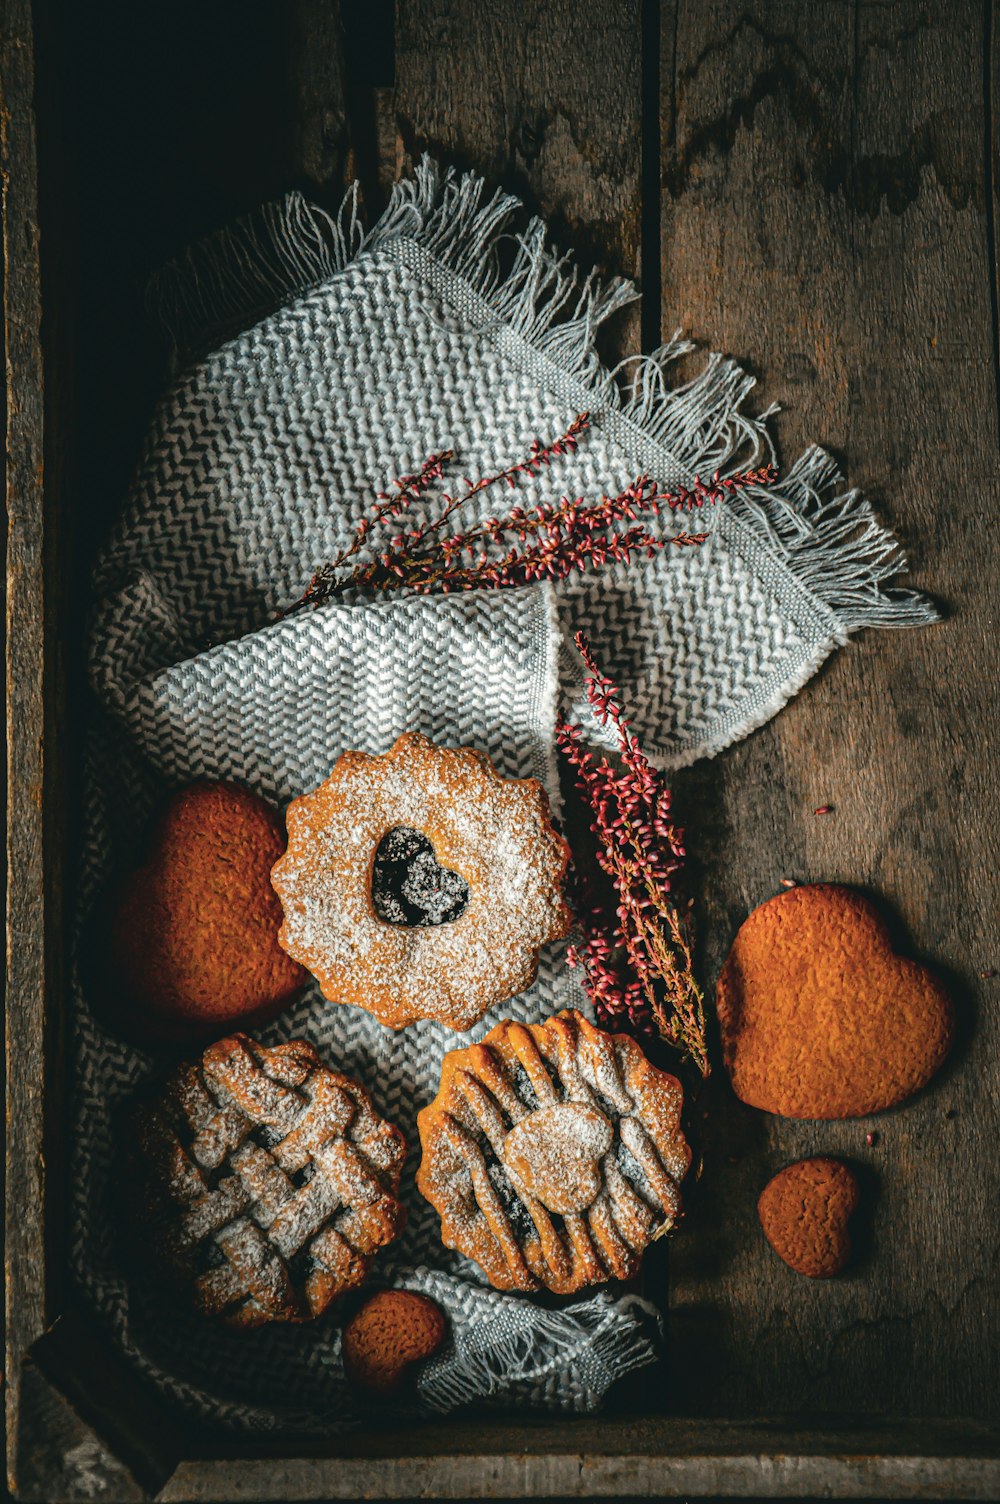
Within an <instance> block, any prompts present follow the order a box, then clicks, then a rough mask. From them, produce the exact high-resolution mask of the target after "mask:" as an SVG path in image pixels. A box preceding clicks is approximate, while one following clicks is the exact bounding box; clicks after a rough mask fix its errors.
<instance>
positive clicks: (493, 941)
mask: <svg viewBox="0 0 1000 1504" xmlns="http://www.w3.org/2000/svg"><path fill="white" fill-rule="evenodd" d="M287 820H288V851H287V853H286V855H285V856H284V857H283V858H282V859H281V861H279V862H278V864H277V866H276V867H275V868H274V871H273V873H272V882H273V884H274V887H275V889H276V890H277V892H278V895H279V897H280V898H281V902H282V908H283V911H284V924H283V926H282V930H281V935H280V938H281V943H282V945H283V946H284V947H285V949H286V950H287V951H288V952H289V953H290V954H291V955H292V956H294V957H296V958H297V959H298V960H301V961H302V962H303V963H304V964H305V965H306V966H308V967H309V969H310V970H311V971H312V972H313V974H314V975H315V976H316V978H317V979H318V981H319V983H320V986H321V988H322V990H323V993H324V995H325V996H326V997H327V998H329V999H330V1000H331V1001H334V1002H349V1003H356V1004H358V1005H360V1006H361V1007H364V1008H367V1009H368V1010H369V1011H370V1012H372V1013H374V1014H375V1016H376V1017H377V1018H379V1019H380V1020H381V1021H382V1022H383V1023H387V1024H389V1025H390V1026H391V1027H393V1028H400V1027H403V1026H404V1025H406V1024H409V1023H412V1022H415V1021H416V1020H417V1019H420V1018H437V1019H440V1020H441V1021H442V1022H444V1023H447V1024H449V1025H450V1026H451V1027H452V1028H456V1029H466V1028H468V1027H469V1026H470V1025H471V1024H472V1023H474V1022H475V1021H476V1020H477V1019H478V1018H480V1017H481V1016H482V1015H483V1013H485V1012H486V1011H487V1009H488V1008H490V1007H492V1006H493V1005H494V1004H496V1003H498V1002H501V1001H503V1000H504V999H506V998H508V997H513V996H516V995H517V994H518V993H520V992H523V991H524V990H525V988H527V987H528V986H530V984H531V982H532V981H533V980H534V977H535V973H536V971H537V965H538V951H539V949H540V947H541V946H542V945H544V944H546V943H547V942H548V941H549V940H553V939H556V938H558V937H560V936H562V935H564V934H565V933H566V931H567V929H568V926H569V915H568V912H567V909H566V906H565V902H564V900H563V896H562V891H561V886H560V883H561V878H562V876H563V873H564V870H565V866H566V860H567V850H566V847H565V844H564V842H563V841H562V840H561V839H560V838H559V837H558V836H556V835H555V833H554V832H553V831H552V829H551V827H550V825H549V821H548V807H547V801H546V799H545V795H544V793H543V791H542V789H541V786H540V785H539V784H538V783H536V782H535V781H533V780H530V779H527V780H521V779H504V778H501V777H500V776H499V775H498V774H497V773H496V772H495V771H494V769H493V768H492V767H491V765H490V764H489V763H488V762H487V760H486V759H485V757H483V756H482V755H481V754H479V753H477V752H475V751H473V750H472V749H469V748H460V749H456V748H439V747H436V746H434V744H433V743H431V742H429V741H428V740H427V739H426V738H424V737H422V736H418V735H416V734H407V735H405V736H402V737H400V739H399V740H398V741H397V742H396V744H395V745H394V746H393V748H392V749H391V750H390V751H389V752H388V753H386V754H385V755H384V756H382V757H371V756H368V755H366V754H364V753H360V752H348V753H345V754H344V755H343V756H342V757H341V758H340V759H339V760H338V762H337V764H336V766H335V768H334V770H333V772H332V773H331V775H330V778H329V779H328V780H327V781H326V783H324V784H322V785H321V786H320V787H319V788H318V789H316V790H315V791H314V792H313V793H311V794H307V795H305V796H304V797H303V798H301V799H296V800H294V801H293V803H292V804H291V805H290V806H289V809H288V812H287ZM399 827H406V828H408V829H410V830H413V831H418V832H420V833H422V834H423V835H425V836H426V837H427V839H428V840H429V841H430V842H431V844H432V846H433V850H434V855H435V858H436V860H437V862H438V864H439V865H440V866H441V867H443V868H447V869H449V870H450V871H452V872H454V873H456V874H457V875H458V877H460V878H461V879H462V881H463V882H464V883H465V884H466V886H467V888H468V902H467V905H466V908H465V910H464V912H463V913H461V914H460V915H459V917H458V918H457V919H454V920H452V921H451V922H449V923H447V924H441V925H436V926H433V927H411V926H404V925H400V924H394V923H388V922H386V921H385V920H384V919H381V918H380V917H379V915H378V914H377V912H376V910H375V907H374V903H373V900H372V871H373V865H374V860H375V854H376V852H377V851H378V848H379V846H380V844H381V842H382V840H383V839H384V837H385V836H386V835H387V834H388V833H389V832H390V831H394V830H396V829H398V828H399Z"/></svg>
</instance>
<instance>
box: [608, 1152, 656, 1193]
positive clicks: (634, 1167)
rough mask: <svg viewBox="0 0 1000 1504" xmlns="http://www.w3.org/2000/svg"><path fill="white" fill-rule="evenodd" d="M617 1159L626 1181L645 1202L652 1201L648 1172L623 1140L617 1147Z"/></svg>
mask: <svg viewBox="0 0 1000 1504" xmlns="http://www.w3.org/2000/svg"><path fill="white" fill-rule="evenodd" d="M615 1159H616V1160H617V1161H618V1168H619V1170H621V1172H622V1174H623V1175H624V1176H625V1179H626V1180H627V1181H629V1182H630V1183H631V1185H632V1186H634V1188H635V1189H636V1190H637V1191H638V1192H639V1195H640V1196H642V1197H643V1199H644V1200H645V1201H652V1200H653V1199H654V1197H653V1193H652V1188H651V1187H650V1184H649V1180H648V1179H647V1177H646V1172H645V1170H644V1169H643V1168H642V1165H641V1164H640V1163H639V1161H638V1160H637V1159H636V1157H635V1155H634V1154H633V1153H632V1151H631V1149H629V1148H628V1146H627V1145H626V1144H623V1143H622V1141H621V1139H619V1140H618V1143H617V1144H616V1145H615Z"/></svg>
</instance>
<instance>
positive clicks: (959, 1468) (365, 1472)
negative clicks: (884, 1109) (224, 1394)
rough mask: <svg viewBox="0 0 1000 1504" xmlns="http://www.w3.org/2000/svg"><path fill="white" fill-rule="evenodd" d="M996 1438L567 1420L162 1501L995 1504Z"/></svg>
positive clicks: (250, 1471)
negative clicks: (960, 1502) (936, 1502)
mask: <svg viewBox="0 0 1000 1504" xmlns="http://www.w3.org/2000/svg"><path fill="white" fill-rule="evenodd" d="M998 1483H1000V1468H998V1462H997V1456H996V1445H995V1437H992V1438H991V1437H989V1436H988V1435H985V1434H982V1433H978V1432H977V1431H976V1430H974V1429H973V1428H969V1427H965V1426H963V1427H952V1428H949V1427H947V1426H942V1425H937V1426H935V1425H924V1426H920V1427H916V1426H913V1425H910V1426H906V1425H901V1426H898V1427H892V1428H890V1427H884V1426H883V1427H871V1428H867V1429H860V1428H856V1427H851V1428H847V1427H843V1426H842V1427H839V1428H831V1429H828V1430H822V1429H818V1428H817V1429H807V1428H802V1429H800V1430H795V1429H793V1428H786V1427H783V1426H780V1425H774V1424H768V1423H766V1422H763V1423H762V1422H757V1423H754V1422H743V1423H730V1422H726V1421H719V1422H705V1421H692V1422H685V1421H677V1420H658V1421H650V1420H640V1421H629V1420H627V1419H625V1418H618V1419H616V1420H613V1421H608V1420H604V1421H600V1420H598V1421H585V1420H563V1421H561V1422H558V1423H552V1422H551V1421H549V1422H543V1423H540V1424H536V1425H534V1426H524V1425H522V1426H517V1427H509V1426H504V1425H497V1424H496V1423H493V1422H489V1421H486V1422H482V1423H480V1424H478V1425H460V1426H455V1425H450V1426H447V1427H442V1426H429V1427H423V1428H421V1429H420V1430H419V1431H409V1432H405V1433H399V1432H396V1433H389V1434H388V1435H386V1434H382V1435H373V1434H371V1433H369V1434H368V1435H366V1436H364V1437H363V1438H360V1439H358V1440H357V1441H356V1442H355V1443H354V1444H348V1445H347V1446H345V1447H344V1448H343V1449H342V1455H340V1456H338V1457H336V1458H320V1457H306V1458H294V1459H284V1458H273V1459H261V1460H257V1461H254V1460H249V1459H244V1460H232V1461H230V1460H215V1461H212V1462H205V1463H197V1464H189V1463H184V1464H182V1465H181V1467H180V1468H178V1470H177V1472H176V1473H175V1475H174V1476H173V1478H171V1480H170V1482H169V1483H168V1484H167V1486H166V1487H165V1488H164V1490H163V1491H162V1493H161V1494H160V1495H159V1497H160V1498H161V1499H162V1500H163V1501H164V1504H174V1501H176V1504H181V1501H184V1504H195V1501H205V1504H208V1501H210V1500H211V1501H215V1500H220V1501H221V1500H225V1501H227V1504H233V1501H234V1500H258V1499H260V1500H266V1499H280V1498H294V1499H359V1498H378V1499H390V1498H395V1499H414V1498H446V1499H481V1498H492V1499H512V1498H571V1499H572V1498H575V1499H581V1498H582V1499H591V1500H593V1499H598V1498H631V1499H640V1498H657V1499H663V1498H681V1499H684V1498H691V1497H694V1496H697V1497H699V1498H701V1497H705V1496H708V1497H710V1498H733V1497H735V1498H747V1497H754V1498H769V1499H774V1498H792V1499H805V1498H854V1499H859V1498H861V1499H865V1498H868V1499H872V1498H885V1499H914V1498H942V1497H948V1498H953V1499H959V1498H962V1499H976V1498H979V1499H988V1498H990V1497H992V1496H993V1495H992V1494H991V1490H993V1491H994V1493H995V1490H996V1488H997V1485H998Z"/></svg>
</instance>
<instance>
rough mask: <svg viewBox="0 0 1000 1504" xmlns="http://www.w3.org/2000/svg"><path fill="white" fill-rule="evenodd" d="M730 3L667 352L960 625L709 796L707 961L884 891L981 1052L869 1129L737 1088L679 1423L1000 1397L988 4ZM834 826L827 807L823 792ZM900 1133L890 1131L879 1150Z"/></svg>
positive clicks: (886, 654)
mask: <svg viewBox="0 0 1000 1504" xmlns="http://www.w3.org/2000/svg"><path fill="white" fill-rule="evenodd" d="M808 14H809V25H808V26H807V25H804V24H803V16H804V8H803V7H801V6H797V5H792V4H784V3H777V0H769V3H767V4H751V5H746V4H744V3H742V0H741V3H727V0H713V3H711V4H701V5H698V6H684V5H678V6H676V7H666V8H665V11H664V18H663V20H664V25H663V75H664V80H665V87H664V89H663V93H662V105H663V134H664V141H665V143H666V150H665V152H664V157H663V242H662V245H663V258H662V264H663V294H662V296H663V307H664V324H663V327H664V332H668V331H669V330H670V329H672V328H673V327H674V326H675V325H676V324H678V323H682V324H684V325H685V327H687V328H689V329H690V330H691V331H692V332H693V334H694V335H695V337H697V338H698V339H700V340H703V341H707V342H709V343H711V344H713V345H715V346H716V347H721V348H722V349H724V350H726V351H728V352H730V353H732V354H734V355H736V356H737V357H739V358H740V359H742V360H745V361H748V362H749V364H750V366H751V368H752V369H754V370H756V371H758V372H759V373H760V378H761V379H760V399H761V401H762V402H768V401H770V400H777V401H779V402H780V403H781V405H782V408H783V414H782V416H781V418H780V420H779V422H778V432H779V435H780V440H781V448H782V452H783V455H784V457H785V458H786V459H791V458H794V456H795V455H796V454H797V453H798V452H799V451H800V450H801V449H802V447H803V446H804V445H805V444H806V443H808V442H809V441H811V440H812V441H818V442H821V443H823V444H824V445H826V446H828V447H830V448H831V449H832V450H833V451H834V453H836V454H837V455H838V456H839V457H841V458H842V461H843V463H844V465H845V466H846V468H847V471H848V474H849V477H850V479H851V482H852V483H853V484H855V485H858V486H861V487H863V488H864V489H865V490H866V491H868V492H869V494H870V495H871V496H872V497H873V499H874V500H875V501H876V503H877V506H878V508H879V511H880V512H881V513H882V515H883V516H884V517H885V518H886V519H887V520H888V521H889V522H890V523H891V524H892V525H893V527H894V528H895V529H896V530H897V531H898V533H899V534H900V535H901V537H902V538H903V539H904V540H905V542H906V545H907V548H908V551H909V554H910V557H911V559H912V561H913V576H912V578H913V579H914V580H915V581H916V583H918V584H919V585H921V586H922V587H924V588H926V589H928V590H930V591H932V592H933V593H934V595H935V596H936V597H937V598H938V599H939V601H940V603H941V605H942V607H943V609H944V612H945V621H944V622H943V623H942V624H941V625H939V626H936V627H933V628H930V629H925V630H921V631H902V632H876V631H868V632H865V633H862V634H861V635H860V636H859V637H857V638H856V639H855V640H854V641H852V642H851V644H850V645H849V646H848V647H846V648H845V649H844V650H843V651H841V652H840V653H838V654H836V655H835V657H834V659H833V660H832V661H831V662H830V663H829V664H828V666H827V667H826V668H825V669H824V671H823V672H821V673H820V675H819V676H818V677H817V678H816V679H815V680H814V681H813V683H812V684H810V685H809V686H808V687H807V688H806V690H805V691H804V692H803V693H802V694H801V695H799V696H798V697H797V698H796V699H795V700H794V701H793V702H792V703H791V704H790V705H789V706H788V707H787V708H786V709H785V710H784V711H783V712H782V713H781V714H780V715H779V716H777V717H776V718H775V719H774V720H773V721H772V722H771V723H770V724H769V725H768V726H766V727H764V728H763V729H762V730H761V731H759V732H757V733H755V734H754V735H753V736H752V737H750V738H749V739H748V740H747V741H746V742H745V743H744V744H742V745H741V746H739V747H734V748H732V749H730V751H728V752H727V753H726V754H725V755H724V756H722V757H720V758H718V759H717V760H716V761H715V762H714V763H710V764H705V765H704V766H702V767H700V768H697V769H693V770H691V772H690V773H688V774H686V775H684V777H682V778H681V779H679V780H678V796H679V799H680V801H681V805H682V807H683V808H684V810H685V811H686V812H687V816H688V819H689V821H690V824H691V827H692V832H693V844H694V846H695V848H696V850H697V851H698V853H699V855H700V858H701V862H702V865H703V873H704V880H703V888H702V892H703V897H704V934H705V974H706V976H707V978H709V979H710V980H712V979H714V978H715V976H716V975H717V973H718V970H719V967H720V965H721V961H722V959H723V957H724V954H725V949H726V946H727V944H728V941H729V939H730V937H731V935H732V933H733V931H734V929H735V928H736V926H737V925H738V924H739V923H740V922H741V921H742V919H743V918H744V917H745V915H746V914H747V912H748V911H749V910H750V909H751V908H753V907H754V906H755V905H756V904H758V903H760V902H761V901H762V900H764V899H766V898H769V897H771V895H772V894H774V893H775V892H776V891H778V884H779V880H780V879H781V878H782V877H783V876H790V877H794V878H799V879H802V880H824V879H832V880H836V881H843V882H847V883H851V884H854V885H857V886H860V887H862V888H865V889H867V890H869V891H870V892H871V893H872V894H873V895H877V897H878V898H879V899H880V900H884V902H885V904H886V905H887V906H888V908H889V910H890V912H891V914H892V915H893V916H894V917H895V919H896V920H897V921H898V926H899V929H900V931H901V940H902V941H903V943H905V944H906V946H907V947H912V949H913V950H914V951H915V952H916V953H918V954H920V955H922V956H924V957H926V958H927V959H928V960H929V961H931V962H932V963H933V964H934V965H935V966H937V967H938V968H939V969H940V970H941V971H942V972H943V973H944V974H945V975H946V976H947V977H948V978H950V980H951V982H952V984H953V988H954V992H955V996H956V998H957V1001H958V1005H959V1008H960V1013H961V1018H960V1038H959V1043H958V1046H957V1048H956V1050H955V1054H954V1058H953V1060H952V1062H951V1063H950V1065H948V1066H947V1067H946V1069H945V1071H944V1072H943V1073H942V1075H941V1077H940V1078H939V1079H938V1080H937V1081H936V1082H935V1083H934V1084H933V1085H932V1086H931V1088H930V1089H929V1090H927V1091H926V1092H924V1093H923V1094H922V1095H921V1096H920V1097H919V1098H917V1099H916V1100H914V1101H913V1102H911V1103H908V1104H906V1105H905V1106H904V1107H902V1108H900V1109H899V1110H897V1111H895V1112H893V1113H891V1114H887V1115H884V1116H881V1117H879V1118H873V1119H871V1120H870V1121H858V1122H851V1123H843V1124H807V1123H798V1124H797V1123H793V1122H788V1121H783V1120H780V1119H774V1118H770V1117H768V1116H766V1115H764V1114H761V1113H758V1112H754V1111H753V1110H751V1109H743V1108H741V1107H740V1106H739V1105H738V1104H737V1103H736V1102H735V1101H734V1100H733V1099H732V1097H731V1096H730V1095H729V1093H728V1091H727V1089H726V1087H725V1084H724V1083H723V1082H722V1081H717V1082H716V1090H715V1093H714V1100H713V1102H712V1117H711V1119H710V1120H709V1122H708V1123H707V1125H706V1127H707V1130H708V1145H707V1148H708V1162H707V1168H706V1174H705V1177H704V1180H703V1182H702V1184H703V1187H704V1195H703V1198H701V1199H700V1200H699V1204H698V1205H697V1206H696V1207H694V1208H693V1209H692V1231H691V1233H690V1235H689V1236H688V1237H685V1238H682V1239H680V1240H679V1241H678V1243H677V1245H676V1249H675V1258H674V1265H673V1271H674V1292H673V1311H674V1320H673V1323H672V1329H673V1332H674V1344H675V1345H674V1362H673V1364H672V1370H671V1371H672V1375H673V1380H674V1395H675V1398H676V1400H677V1402H678V1403H683V1404H684V1405H685V1407H688V1406H690V1407H692V1408H693V1409H694V1410H695V1411H699V1410H703V1409H705V1408H706V1407H708V1406H712V1407H718V1409H719V1410H720V1411H723V1412H725V1411H728V1410H731V1409H733V1408H734V1407H735V1409H736V1410H737V1411H738V1412H740V1413H743V1412H746V1411H748V1410H751V1409H753V1407H754V1406H755V1405H757V1404H759V1403H760V1402H761V1399H762V1398H763V1397H764V1396H766V1400H765V1401H764V1402H765V1403H766V1404H767V1405H769V1406H774V1407H776V1408H777V1409H778V1410H783V1411H791V1410H794V1411H800V1412H804V1413H810V1412H811V1413H822V1412H830V1411H836V1410H838V1409H840V1410H849V1409H852V1410H853V1409H858V1408H860V1409H861V1410H862V1411H863V1412H865V1413H869V1414H885V1415H888V1414H956V1413H962V1412H967V1413H980V1414H985V1413H992V1414H994V1415H996V1414H997V1412H998V1409H1000V1384H998V1378H1000V1371H998V1363H1000V1301H998V1295H1000V1264H998V1250H1000V1240H998V1234H997V1224H996V1217H995V1208H996V1206H997V1204H998V1190H1000V1167H998V1163H997V1159H996V1156H995V1155H994V1154H993V1153H991V1152H984V1149H985V1146H986V1145H987V1144H991V1143H995V1142H996V1140H997V1135H998V1130H1000V1121H998V1112H1000V1102H998V1095H997V1074H996V1070H997V1067H996V1061H997V1057H998V1046H1000V1030H998V1021H997V1002H998V998H997V987H998V983H997V981H996V980H995V979H994V980H984V979H982V978H981V976H980V973H981V972H983V971H988V970H990V969H991V968H993V967H994V966H998V965H1000V957H998V953H997V946H998V936H997V918H998V912H1000V906H998V894H997V885H996V884H997V867H998V849H997V837H996V830H997V822H996V818H995V816H994V814H993V809H994V806H995V804H996V800H997V763H996V737H995V728H996V720H997V711H998V703H997V692H996V674H997V653H996V640H995V631H996V606H997V591H998V584H997V571H996V565H997V556H996V550H997V499H998V486H997V391H996V359H995V357H996V331H995V328H994V323H993V317H992V311H991V300H992V285H993V283H992V279H993V276H994V271H995V268H994V267H993V266H992V265H991V259H990V246H989V237H988V234H987V226H988V220H989V215H990V213H991V210H992V204H991V190H990V185H989V184H988V183H985V184H984V165H985V162H984V132H985V130H986V127H987V124H988V121H989V114H988V101H984V98H983V59H984V48H985V46H986V44H987V41H988V38H987V37H986V36H985V35H984V29H983V28H984V13H983V8H982V6H980V5H978V4H952V5H948V6H939V7H934V6H928V5H926V4H909V3H897V4H894V5H891V6H882V5H868V4H859V5H855V6H849V7H845V6H840V5H825V6H824V5H820V6H810V7H808ZM990 160H992V158H990ZM824 804H831V805H833V806H834V810H833V813H832V814H831V815H828V816H819V817H817V816H815V815H814V814H813V810H814V809H815V808H816V807H818V806H821V805H824ZM868 1133H872V1134H873V1135H877V1142H876V1143H875V1144H873V1145H871V1146H869V1145H868V1143H867V1140H866V1135H867V1134H868ZM811 1153H834V1154H840V1155H843V1156H845V1157H847V1158H848V1159H850V1160H852V1161H854V1162H855V1163H856V1164H857V1166H858V1168H859V1171H860V1172H861V1175H862V1183H863V1186H864V1191H865V1197H866V1202H867V1205H868V1208H869V1220H868V1224H867V1226H866V1228H865V1235H864V1243H865V1251H864V1255H863V1257H861V1258H860V1259H859V1260H858V1261H857V1262H856V1264H855V1267H854V1269H853V1271H852V1272H851V1273H849V1274H847V1275H845V1276H843V1277H842V1278H840V1279H837V1280H836V1281H833V1282H830V1283H824V1284H822V1285H817V1284H813V1283H811V1282H808V1281H805V1280H802V1279H799V1278H796V1276H795V1275H794V1274H793V1273H792V1272H791V1271H790V1270H788V1269H786V1268H785V1267H784V1266H783V1265H782V1264H781V1263H780V1262H779V1261H778V1260H777V1259H775V1258H774V1256H773V1255H772V1254H771V1252H770V1250H769V1249H768V1248H767V1247H766V1246H765V1245H764V1243H763V1240H762V1239H761V1237H760V1235H759V1231H758V1228H757V1226H756V1218H755V1211H754V1208H755V1202H756V1198H757V1195H758V1194H759V1192H760V1190H761V1189H762V1187H763V1185H764V1184H765V1182H766V1181H767V1179H768V1178H769V1177H770V1175H771V1174H773V1173H774V1171H776V1170H777V1169H779V1168H780V1167H781V1166H782V1165H784V1164H786V1163H788V1162H789V1161H791V1160H794V1159H797V1158H799V1157H801V1156H803V1155H806V1154H811Z"/></svg>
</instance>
